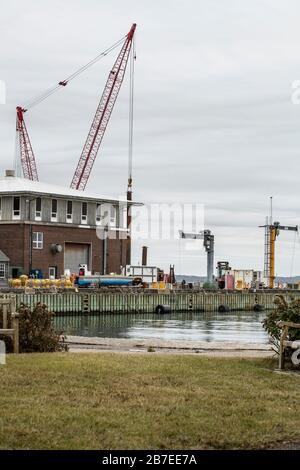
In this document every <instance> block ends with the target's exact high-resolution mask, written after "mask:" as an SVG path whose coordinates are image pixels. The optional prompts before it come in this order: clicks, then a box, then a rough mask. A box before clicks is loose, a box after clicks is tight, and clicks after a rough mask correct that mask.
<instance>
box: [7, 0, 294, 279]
mask: <svg viewBox="0 0 300 470" xmlns="http://www.w3.org/2000/svg"><path fill="white" fill-rule="evenodd" d="M299 16H300V4H299V2H298V1H296V0H285V1H284V0H251V1H250V0H248V1H246V0H244V1H238V0H219V1H216V0H197V1H196V0H186V1H185V2H183V1H178V0H172V1H171V0H164V1H156V0H152V1H151V2H150V1H143V0H139V1H138V0H135V1H130V0H128V1H126V2H124V1H122V0H115V1H111V2H104V1H99V0H98V1H96V0H85V1H83V0H77V1H76V0H75V1H74V0H72V1H71V0H64V1H55V0H51V1H50V0H46V1H43V2H39V1H35V0H27V1H26V8H25V4H24V2H21V1H20V0H9V1H7V0H2V1H1V17H0V79H2V80H5V81H6V85H7V105H5V106H4V105H0V141H1V147H0V165H1V168H2V169H1V172H2V173H3V171H4V169H5V168H7V167H10V166H11V165H12V163H11V162H12V160H13V154H14V139H15V106H16V105H17V104H21V105H22V104H24V103H25V102H26V101H27V100H29V99H30V98H31V97H33V96H36V95H38V94H39V93H40V92H43V91H44V90H45V89H47V88H49V87H51V86H52V85H54V84H55V83H57V82H58V81H59V80H62V79H64V78H65V77H66V76H68V75H69V74H70V73H72V72H73V70H74V69H76V68H77V67H78V66H80V65H82V64H85V63H86V62H87V61H88V60H90V59H91V58H93V57H94V56H95V55H96V54H97V53H98V52H101V51H102V50H104V49H105V48H106V47H108V46H110V45H111V44H112V43H114V42H115V41H117V40H118V39H119V38H121V37H122V36H123V35H124V34H125V33H126V32H127V31H128V30H129V28H130V26H131V24H132V22H137V24H138V30H137V62H136V74H135V83H136V91H135V135H134V197H135V199H137V200H140V201H143V202H146V203H147V202H151V201H155V202H160V201H163V202H168V201H169V202H185V201H186V202H201V203H203V204H205V220H206V225H207V227H208V228H210V229H212V230H213V231H214V233H215V235H216V261H217V260H228V261H230V263H231V264H232V266H233V267H235V268H252V267H253V268H256V269H261V268H262V264H263V231H262V229H259V228H258V225H260V224H263V223H264V220H265V215H266V214H267V210H268V197H269V196H270V195H273V196H274V209H275V218H276V219H278V220H280V221H281V222H282V223H286V224H297V223H299V208H298V200H299V198H298V178H299V176H298V175H299V169H300V168H299V166H300V165H299V163H298V162H299V158H298V155H299V151H300V106H296V105H292V103H291V84H292V82H293V81H294V80H297V79H300V59H299V50H298V49H299V44H300V29H299ZM112 62H113V56H108V57H107V58H105V59H104V60H102V61H101V62H99V63H98V64H97V65H95V66H94V67H93V68H92V69H90V70H89V71H87V72H86V73H85V74H83V75H82V76H81V77H80V78H79V79H77V81H74V82H72V83H71V84H70V86H69V87H67V88H66V89H64V90H63V91H60V92H59V93H57V94H56V95H54V96H53V97H51V98H49V99H48V100H47V101H45V102H44V103H42V104H40V105H39V106H38V107H36V108H33V109H32V110H31V111H29V112H28V113H27V115H26V118H27V125H28V129H29V132H30V136H31V139H32V143H33V147H34V150H35V153H36V157H37V162H38V168H39V173H40V180H42V181H47V182H53V183H54V182H55V183H59V184H62V185H69V184H70V180H71V177H72V174H73V171H74V169H75V166H76V163H77V160H78V158H79V155H80V151H81V149H82V146H83V143H84V140H85V138H86V135H87V132H88V129H89V125H90V122H91V119H92V116H93V114H94V111H95V109H96V106H97V104H98V100H99V97H100V95H101V92H102V89H103V86H104V84H105V81H106V77H107V73H108V71H109V68H110V66H111V64H112ZM127 149H128V82H127V81H126V83H124V87H123V89H122V90H121V93H120V96H119V100H118V103H117V104H116V108H115V109H114V112H113V115H112V119H111V121H110V123H109V128H108V130H107V133H106V136H105V138H104V141H103V145H102V148H101V151H100V154H99V155H98V158H97V161H96V163H95V166H94V171H93V174H92V177H91V178H90V181H89V185H88V189H90V190H92V191H98V192H99V193H100V194H105V193H107V194H108V195H120V194H121V193H123V192H124V191H125V190H126V180H127V152H128V150H127ZM144 243H145V244H148V245H149V248H150V251H149V262H150V263H151V264H156V265H161V266H163V267H164V268H166V267H167V266H168V265H169V264H170V263H175V265H176V270H177V272H178V273H179V272H181V273H190V274H205V272H206V258H205V254H204V251H203V249H200V246H199V253H198V252H192V253H190V252H186V251H185V250H184V245H182V246H181V247H180V246H179V242H168V243H167V242H162V243H157V242H151V241H149V242H146V241H144ZM141 244H142V243H136V244H135V246H134V259H133V261H134V262H137V261H138V260H139V259H140V245H141ZM293 246H294V236H293V234H282V235H280V239H279V241H278V245H277V247H278V257H277V273H278V274H281V275H290V274H291V266H292V253H293ZM295 247H296V249H295V261H294V266H293V274H297V273H298V274H299V273H300V256H299V255H300V248H299V242H298V241H296V244H295Z"/></svg>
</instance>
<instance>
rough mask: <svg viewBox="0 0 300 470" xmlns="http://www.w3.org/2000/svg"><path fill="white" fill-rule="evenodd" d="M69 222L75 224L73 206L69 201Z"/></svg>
mask: <svg viewBox="0 0 300 470" xmlns="http://www.w3.org/2000/svg"><path fill="white" fill-rule="evenodd" d="M67 222H68V223H70V224H71V223H72V222H73V204H72V201H67Z"/></svg>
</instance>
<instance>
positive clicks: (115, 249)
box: [0, 224, 126, 277]
mask: <svg viewBox="0 0 300 470" xmlns="http://www.w3.org/2000/svg"><path fill="white" fill-rule="evenodd" d="M32 231H33V232H43V234H44V243H43V249H42V250H36V249H32V267H33V268H34V269H41V270H42V272H43V275H44V277H48V272H49V266H57V270H58V273H57V274H58V276H61V275H62V274H63V273H64V246H65V242H70V243H87V244H90V245H91V268H92V272H100V273H102V272H103V247H104V243H103V240H101V239H99V238H98V237H97V234H96V230H95V229H88V228H78V227H64V226H55V225H52V226H48V225H42V224H41V225H38V224H34V225H33V226H32ZM29 236H30V225H27V224H1V225H0V250H2V251H3V252H4V253H5V254H6V255H7V256H8V257H9V258H10V265H11V267H13V266H18V267H23V268H24V272H25V273H28V272H29V253H30V247H29ZM54 243H55V244H59V245H62V247H63V251H62V253H56V254H53V253H52V251H51V245H52V244H54ZM107 252H108V255H107V273H110V272H116V273H119V272H120V266H121V265H123V266H124V265H125V264H126V240H119V239H116V240H108V243H107Z"/></svg>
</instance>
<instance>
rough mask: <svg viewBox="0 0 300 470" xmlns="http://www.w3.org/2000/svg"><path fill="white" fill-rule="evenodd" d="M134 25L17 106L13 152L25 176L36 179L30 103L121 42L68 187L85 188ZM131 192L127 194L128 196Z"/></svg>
mask: <svg viewBox="0 0 300 470" xmlns="http://www.w3.org/2000/svg"><path fill="white" fill-rule="evenodd" d="M135 29H136V24H135V23H134V24H133V25H132V27H131V29H130V31H129V33H128V34H127V35H126V36H125V38H124V37H123V38H122V39H121V40H119V41H118V42H117V43H115V44H113V45H112V46H110V47H109V48H108V49H106V50H105V51H103V52H102V53H101V54H99V55H98V56H96V57H95V58H94V59H93V60H91V61H90V62H88V63H87V64H86V65H84V66H83V67H80V68H79V69H78V70H76V71H75V72H74V73H72V74H71V75H70V76H69V77H68V78H66V79H65V80H61V81H59V82H58V83H57V84H56V85H55V86H54V87H52V88H50V89H49V90H47V91H46V92H45V93H43V94H41V95H40V96H38V97H36V98H34V99H33V100H31V101H30V102H29V104H28V105H27V106H26V107H23V106H17V108H16V111H17V124H16V131H17V140H16V142H17V149H16V150H17V153H18V155H16V167H17V162H18V161H19V160H20V162H21V167H22V171H23V176H24V178H27V179H29V180H32V181H38V172H37V167H36V161H35V155H34V152H33V149H32V145H31V142H30V138H29V134H28V131H27V127H26V124H25V120H24V113H25V112H27V111H28V110H29V109H30V108H31V107H33V106H35V105H37V104H39V103H41V102H42V101H44V100H45V99H47V98H48V97H49V96H51V95H52V94H53V93H55V92H56V91H58V90H61V89H63V88H65V87H66V86H67V85H68V84H69V82H70V81H71V80H73V79H74V78H76V77H77V76H78V75H79V74H81V73H82V72H84V71H85V70H87V69H88V68H89V67H91V66H92V65H94V64H95V63H96V62H97V61H98V60H100V59H101V58H103V57H105V56H106V55H108V54H109V53H110V52H112V51H113V50H114V49H116V47H118V46H119V45H121V44H122V48H121V51H120V53H119V55H118V57H117V59H116V61H115V63H114V66H113V68H112V70H111V71H110V73H109V76H108V79H107V82H106V85H105V88H104V91H103V93H102V97H101V100H100V103H99V105H98V108H97V110H96V114H95V117H94V119H93V122H92V125H91V128H90V131H89V134H88V137H87V139H86V142H85V145H84V148H83V151H82V153H81V156H80V159H79V162H78V164H77V167H76V170H75V173H74V176H73V179H72V183H71V188H73V189H81V190H83V189H85V186H86V184H87V181H88V178H89V176H90V173H91V170H92V167H93V164H94V162H95V158H96V156H97V153H98V150H99V147H100V144H101V142H102V139H103V136H104V133H105V130H106V128H107V124H108V122H109V119H110V116H111V113H112V110H113V107H114V104H115V102H116V99H117V97H118V94H119V91H120V88H121V85H122V82H123V78H124V75H125V72H126V67H127V62H128V59H129V57H130V52H131V51H132V52H134V48H132V43H133V37H134V32H135ZM134 59H135V54H134V56H133V55H132V61H131V66H130V69H131V74H132V76H131V80H130V111H129V120H130V124H129V126H130V127H129V146H130V149H129V176H128V188H129V189H130V193H131V187H132V176H131V165H132V120H133V62H134ZM131 196H132V195H131V194H130V198H132V197H131Z"/></svg>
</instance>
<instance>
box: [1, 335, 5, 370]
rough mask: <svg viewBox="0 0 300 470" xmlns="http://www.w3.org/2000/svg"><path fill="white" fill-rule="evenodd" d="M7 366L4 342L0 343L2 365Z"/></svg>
mask: <svg viewBox="0 0 300 470" xmlns="http://www.w3.org/2000/svg"><path fill="white" fill-rule="evenodd" d="M1 364H2V365H5V364H6V348H5V343H4V341H0V365H1Z"/></svg>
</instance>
